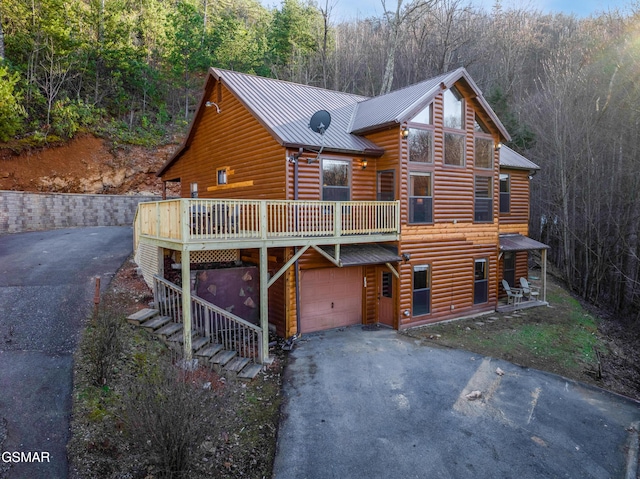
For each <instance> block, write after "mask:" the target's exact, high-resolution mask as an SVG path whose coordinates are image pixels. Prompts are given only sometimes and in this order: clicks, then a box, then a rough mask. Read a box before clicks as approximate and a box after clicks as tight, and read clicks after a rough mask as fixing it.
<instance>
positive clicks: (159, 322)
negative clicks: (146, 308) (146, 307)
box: [140, 316, 171, 331]
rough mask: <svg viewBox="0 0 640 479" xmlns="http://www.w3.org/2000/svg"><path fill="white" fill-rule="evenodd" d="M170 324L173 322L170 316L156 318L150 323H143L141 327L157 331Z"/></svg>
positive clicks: (150, 320) (149, 321)
mask: <svg viewBox="0 0 640 479" xmlns="http://www.w3.org/2000/svg"><path fill="white" fill-rule="evenodd" d="M170 322H171V317H169V316H154V317H153V318H151V319H149V320H148V321H145V322H144V323H141V324H140V326H142V327H143V328H145V329H148V330H151V331H155V330H156V329H160V328H162V327H163V326H165V325H167V324H169V323H170Z"/></svg>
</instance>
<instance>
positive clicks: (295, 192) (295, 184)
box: [293, 148, 302, 341]
mask: <svg viewBox="0 0 640 479" xmlns="http://www.w3.org/2000/svg"><path fill="white" fill-rule="evenodd" d="M301 156H302V148H300V150H299V152H298V154H297V155H296V157H295V163H294V164H293V200H294V201H297V200H298V161H299V160H300V157H301ZM297 218H298V215H296V221H297ZM297 252H298V247H297V246H294V248H293V254H296V253H297ZM294 271H295V282H296V334H294V335H293V340H294V341H295V340H296V339H298V336H300V265H299V264H298V260H296V262H295V265H294Z"/></svg>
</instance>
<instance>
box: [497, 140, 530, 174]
mask: <svg viewBox="0 0 640 479" xmlns="http://www.w3.org/2000/svg"><path fill="white" fill-rule="evenodd" d="M500 166H503V167H507V168H516V169H518V170H539V169H540V167H539V166H538V165H536V164H535V163H534V162H533V161H530V160H528V159H526V158H525V157H524V156H522V155H521V154H520V153H516V152H515V151H513V150H512V149H511V148H509V147H507V146H504V145H503V146H502V147H501V148H500Z"/></svg>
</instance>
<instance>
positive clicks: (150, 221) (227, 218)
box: [134, 198, 400, 251]
mask: <svg viewBox="0 0 640 479" xmlns="http://www.w3.org/2000/svg"><path fill="white" fill-rule="evenodd" d="M134 227H135V232H134V236H135V241H136V245H135V246H136V247H137V244H138V242H139V241H141V240H142V241H144V242H145V243H148V244H154V245H156V246H161V247H165V248H169V249H182V250H190V251H197V250H207V249H210V250H213V249H226V248H229V247H230V243H233V245H234V247H235V248H259V247H263V246H266V247H286V246H301V245H304V244H309V243H313V244H315V245H327V244H348V243H375V242H384V241H397V240H398V238H399V235H400V202H399V201H344V202H340V201H337V202H336V201H285V200H210V199H189V198H182V199H174V200H165V201H154V202H147V203H140V205H139V206H138V212H137V214H136V219H135V225H134Z"/></svg>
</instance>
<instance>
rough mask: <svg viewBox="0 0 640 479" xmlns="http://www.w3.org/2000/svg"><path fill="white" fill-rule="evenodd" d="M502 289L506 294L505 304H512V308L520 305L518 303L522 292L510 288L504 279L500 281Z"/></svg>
mask: <svg viewBox="0 0 640 479" xmlns="http://www.w3.org/2000/svg"><path fill="white" fill-rule="evenodd" d="M502 288H503V289H504V290H505V292H506V293H507V304H513V305H514V306H515V305H517V304H520V301H522V291H521V290H520V289H518V288H512V287H511V286H509V283H508V282H507V280H505V279H503V280H502Z"/></svg>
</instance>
